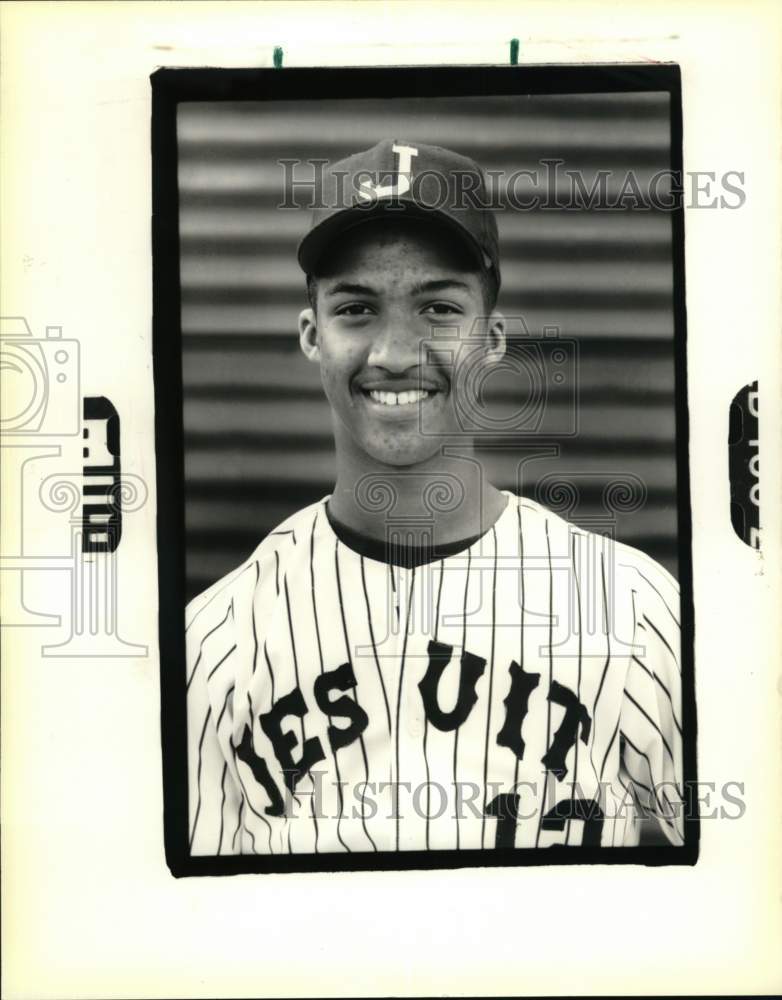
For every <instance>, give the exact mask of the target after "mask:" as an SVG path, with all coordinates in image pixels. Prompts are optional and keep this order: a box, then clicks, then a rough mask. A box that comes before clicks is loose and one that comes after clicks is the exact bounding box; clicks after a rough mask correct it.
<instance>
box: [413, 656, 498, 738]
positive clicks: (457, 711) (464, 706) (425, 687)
mask: <svg viewBox="0 0 782 1000" xmlns="http://www.w3.org/2000/svg"><path fill="white" fill-rule="evenodd" d="M427 651H428V653H429V666H428V667H427V668H426V673H425V674H424V677H423V679H422V680H421V681H420V682H419V684H418V689H419V691H420V692H421V700H422V701H423V703H424V711H425V712H426V717H427V719H428V720H429V722H431V723H432V725H433V726H434V727H435V728H436V729H439V730H440V731H441V732H443V733H450V732H453V730H454V729H458V728H459V726H461V724H462V723H463V722H464V721H465V719H466V718H467V716H468V715H469V714H470V712H471V710H472V707H473V705H474V704H475V702H476V701H477V700H478V695H477V694H476V693H475V685H476V684H477V683H478V678H479V677H480V676H481V674H482V673H483V671H484V670H485V669H486V660H484V659H482V658H481V657H480V656H475V655H474V654H473V653H468V652H467V650H464V651H463V652H462V655H461V661H460V663H461V672H460V674H459V695H458V697H457V699H456V706H455V707H454V709H453V710H452V711H451V712H443V711H442V710H441V708H440V705H439V703H438V700H437V689H438V687H439V685H440V678H441V677H442V676H443V671H444V670H445V668H446V667H447V666H448V664H449V663H450V662H451V654H452V653H453V646H448V645H446V643H444V642H435V641H434V640H432V641H430V643H429V646H428V647H427Z"/></svg>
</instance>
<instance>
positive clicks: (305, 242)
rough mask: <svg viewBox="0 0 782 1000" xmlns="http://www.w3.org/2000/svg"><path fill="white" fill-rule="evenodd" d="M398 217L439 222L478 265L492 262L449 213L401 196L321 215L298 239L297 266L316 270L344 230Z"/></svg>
mask: <svg viewBox="0 0 782 1000" xmlns="http://www.w3.org/2000/svg"><path fill="white" fill-rule="evenodd" d="M399 219H415V220H420V221H422V222H429V223H432V224H434V225H439V226H441V227H442V228H443V229H445V230H447V231H449V232H451V233H453V234H454V235H455V236H458V237H460V239H461V240H462V242H463V243H464V245H465V246H466V247H467V248H468V249H469V250H470V251H471V252H472V254H473V256H474V257H475V260H476V263H477V264H478V266H479V267H480V268H483V269H487V268H490V267H491V266H492V262H491V260H490V259H489V258H488V255H487V254H485V252H484V250H483V248H482V247H481V246H480V244H479V243H478V241H477V240H476V239H475V237H474V236H473V235H472V233H470V232H469V231H468V230H466V229H465V228H464V227H463V226H462V225H460V224H459V223H458V222H457V221H456V220H455V219H453V218H452V217H451V216H450V215H447V214H446V213H445V212H440V211H438V210H437V209H433V208H424V207H422V206H421V205H418V204H416V203H415V202H413V201H406V200H404V199H397V200H395V201H377V202H375V203H374V204H373V205H370V206H368V207H363V206H352V207H350V208H346V209H343V210H342V211H341V212H337V213H336V214H334V215H331V216H329V217H328V218H327V219H324V220H323V221H322V222H320V223H318V225H316V226H315V227H314V228H313V229H311V230H310V231H309V232H308V233H307V234H306V236H305V237H304V238H303V239H302V241H301V243H299V248H298V252H297V258H298V261H299V266H300V267H301V269H302V270H303V271H304V273H305V274H315V273H316V271H317V267H318V262H319V261H320V259H321V257H322V256H323V253H324V252H325V250H326V249H327V247H328V246H329V245H330V244H332V243H334V241H335V240H337V239H338V238H339V237H341V236H343V235H345V233H347V232H350V231H351V230H353V229H357V228H359V227H360V226H363V225H366V224H367V223H371V222H378V221H380V220H386V221H388V220H399Z"/></svg>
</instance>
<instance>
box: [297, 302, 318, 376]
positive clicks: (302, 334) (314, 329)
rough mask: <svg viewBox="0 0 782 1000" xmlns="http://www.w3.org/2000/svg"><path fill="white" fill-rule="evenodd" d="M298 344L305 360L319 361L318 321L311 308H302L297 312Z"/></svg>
mask: <svg viewBox="0 0 782 1000" xmlns="http://www.w3.org/2000/svg"><path fill="white" fill-rule="evenodd" d="M299 346H300V347H301V351H302V354H303V355H304V357H305V358H306V359H307V361H314V362H316V363H317V362H319V361H320V347H319V345H318V321H317V319H316V317H315V311H314V310H313V309H302V311H301V312H300V313H299Z"/></svg>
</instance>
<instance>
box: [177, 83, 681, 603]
mask: <svg viewBox="0 0 782 1000" xmlns="http://www.w3.org/2000/svg"><path fill="white" fill-rule="evenodd" d="M178 133H179V149H180V162H179V183H180V206H181V207H180V234H181V247H182V262H181V263H182V329H183V375H184V407H185V414H184V418H185V466H186V508H187V509H186V526H187V596H188V597H190V596H192V595H193V594H195V593H197V592H198V591H199V590H201V589H202V588H203V587H205V586H207V585H208V584H210V583H211V582H213V581H214V580H215V579H217V578H218V577H219V576H221V575H222V574H223V573H224V572H226V571H228V570H229V569H231V568H232V567H233V566H235V565H236V564H237V563H239V562H240V561H241V560H242V559H243V558H245V557H246V556H247V555H248V554H249V553H250V551H251V550H252V549H253V548H254V546H255V545H257V544H258V542H259V541H260V540H261V539H262V538H263V537H264V535H265V534H266V533H267V532H268V531H269V530H271V529H272V528H273V527H274V526H275V524H277V523H279V521H281V520H282V519H283V518H284V517H286V516H287V515H288V514H290V513H292V512H293V511H294V510H297V509H298V508H300V507H302V506H304V505H305V504H307V503H310V502H312V501H313V500H316V499H318V498H320V497H321V496H323V495H324V494H325V493H328V492H329V490H330V488H331V485H332V482H333V469H334V464H333V456H332V443H331V430H330V420H329V411H328V406H327V404H326V402H325V398H324V397H323V395H322V392H321V389H320V383H319V377H318V371H317V368H316V366H314V365H311V364H309V363H308V362H306V361H305V360H304V358H303V357H301V355H300V353H299V348H298V342H297V336H296V318H297V315H298V312H299V310H300V309H301V308H303V307H304V306H305V305H306V297H305V289H304V281H303V276H302V274H301V272H300V271H299V269H298V266H297V264H296V262H295V248H296V244H297V242H298V240H299V238H300V236H301V235H302V233H303V232H304V230H305V229H306V226H307V213H306V212H304V211H280V210H278V209H277V207H276V206H277V205H278V204H279V203H280V202H281V201H282V200H283V178H284V174H283V169H282V167H281V166H280V165H279V163H278V161H279V160H280V159H281V158H301V159H302V160H307V159H310V158H334V159H336V158H340V157H342V156H345V155H347V154H348V153H352V152H355V151H356V150H358V149H363V148H367V147H369V146H371V145H372V144H374V143H375V142H376V141H378V140H379V139H381V138H383V137H387V136H394V137H399V138H403V139H406V140H409V141H411V142H415V141H418V142H428V143H435V144H438V145H443V146H447V147H451V148H453V149H456V150H458V151H459V152H461V153H464V154H466V155H468V156H472V157H474V158H475V159H476V160H478V162H479V163H481V165H482V166H483V167H484V168H485V169H487V170H503V171H506V172H507V174H506V176H507V175H510V174H512V173H513V172H514V171H518V170H520V169H528V170H536V169H537V170H538V171H539V172H540V175H541V184H540V185H539V187H538V189H537V192H538V193H539V194H542V193H544V191H545V182H546V178H545V169H544V168H541V163H540V161H541V160H543V159H549V160H553V159H557V158H559V159H561V160H563V161H564V163H563V164H562V165H561V167H559V168H558V169H559V178H560V180H564V179H565V176H564V174H563V171H565V170H569V171H579V172H580V173H581V174H582V176H583V178H584V181H585V183H586V185H587V187H589V186H590V185H591V184H592V182H593V181H594V179H595V176H596V173H597V171H600V170H610V171H611V174H610V177H609V180H608V190H609V191H613V192H617V191H618V190H619V189H621V187H622V185H623V184H624V183H625V178H626V175H627V174H628V172H630V171H633V172H634V174H635V177H636V178H637V180H638V184H639V188H640V189H641V190H642V191H645V190H646V189H647V187H648V183H649V179H650V178H651V177H652V176H653V175H654V174H655V173H656V172H657V171H661V170H666V169H668V167H669V111H668V97H667V95H665V94H611V95H588V96H578V97H574V96H535V97H521V98H519V97H503V98H490V99H486V98H475V99H459V100H453V99H439V98H438V99H434V100H433V99H425V100H418V99H414V100H410V99H405V100H392V101H376V100H364V101H362V100H355V101H354V100H351V101H333V100H329V101H324V102H318V101H311V102H307V103H283V102H274V103H272V102H269V103H241V104H225V103H222V104H218V103H210V104H183V105H182V106H181V107H180V111H179V119H178ZM552 169H553V168H549V171H550V172H551V170H552ZM502 183H503V182H502V181H499V182H498V184H499V187H498V188H497V190H499V191H500V192H501V193H502ZM517 190H518V191H519V192H520V193H523V194H524V195H526V196H529V195H530V194H531V193H533V192H534V190H535V189H534V188H533V186H532V185H531V183H530V182H529V181H528V180H527V181H526V183H523V184H520V186H519V187H518V188H517ZM568 190H569V189H568V188H567V187H565V188H561V189H560V188H558V197H559V198H560V199H561V198H562V197H564V196H565V195H566V193H567V191H568ZM625 190H627V189H626V188H625ZM498 222H499V227H500V239H501V250H502V267H503V289H502V293H501V296H500V302H499V307H500V308H501V309H502V310H503V311H504V312H505V313H506V314H507V315H509V316H512V317H518V316H521V317H523V319H524V322H525V323H526V327H527V329H528V331H529V333H530V335H532V336H533V337H534V336H535V335H540V334H541V333H542V331H543V330H544V328H546V327H557V328H559V331H560V337H561V338H562V339H563V340H566V341H567V340H573V341H575V343H576V344H577V351H578V387H579V393H580V400H579V407H578V421H579V423H578V434H577V435H575V436H568V437H561V438H557V437H555V436H554V437H551V436H545V435H546V432H547V431H551V432H554V431H555V430H556V427H557V426H558V425H563V426H564V425H566V424H568V423H569V420H570V416H571V410H572V403H571V402H570V397H569V392H570V389H571V388H572V385H571V378H570V375H568V377H567V378H566V379H565V380H564V382H563V384H562V386H558V385H556V384H554V383H553V381H549V382H548V383H547V385H546V389H547V391H548V394H549V395H548V403H547V408H546V412H545V416H544V423H543V425H542V426H541V427H540V428H539V430H538V434H537V435H536V436H535V435H533V436H530V435H529V434H527V435H521V434H518V435H515V436H510V437H508V436H507V435H506V436H502V437H501V436H498V435H495V436H494V437H493V438H490V439H485V440H483V442H482V445H481V447H480V449H479V453H480V454H481V456H482V457H483V459H484V461H485V463H486V468H487V470H488V471H489V476H490V478H491V479H492V481H493V482H494V483H495V485H497V486H499V487H500V488H510V489H514V488H516V486H517V468H518V465H519V461H520V459H521V458H522V457H523V456H524V455H525V454H528V453H529V452H528V449H529V445H530V443H541V442H542V441H544V440H545V441H547V442H550V443H551V442H553V443H555V444H556V445H557V446H558V448H559V454H558V456H557V457H548V458H539V459H537V460H536V461H534V462H531V463H528V464H527V465H525V466H524V480H523V489H524V492H525V493H527V494H528V495H530V496H533V497H536V498H538V499H540V500H542V501H543V502H545V503H547V504H549V505H550V506H554V508H555V509H559V510H561V511H565V512H567V513H568V515H569V516H570V517H571V518H572V520H574V521H576V522H578V523H581V524H583V525H584V526H586V527H596V526H597V527H602V526H604V525H606V517H607V510H606V508H605V506H604V498H605V490H606V488H609V492H610V484H611V483H616V482H617V481H619V482H620V483H621V482H622V481H624V482H625V483H626V484H627V489H628V490H629V492H628V493H627V494H626V495H624V496H623V495H622V489H621V488H620V489H619V490H618V491H615V492H614V494H613V500H614V503H613V508H614V511H615V530H616V536H617V537H618V538H619V539H620V540H622V541H627V542H629V543H630V544H632V545H636V546H638V547H640V548H641V549H644V550H645V551H646V552H648V553H649V554H650V555H652V556H653V557H654V558H656V559H658V560H660V561H661V562H662V563H663V564H664V565H666V566H667V567H668V568H669V569H670V570H671V571H672V572H674V573H676V569H677V560H676V459H675V417H674V363H673V298H672V261H671V218H670V215H669V214H667V213H665V212H663V211H660V210H654V209H653V210H649V209H646V208H643V209H637V210H632V209H625V210H612V211H600V210H596V209H582V210H572V209H566V208H560V209H550V210H549V209H546V210H543V209H538V210H535V211H501V212H500V213H499V217H498ZM512 327H513V324H512ZM520 328H521V327H520V324H519V323H516V324H515V329H516V330H518V329H520ZM524 343H525V342H524V341H521V342H520V344H521V345H522V350H526V348H523V344H524ZM490 392H491V393H492V394H493V396H494V405H495V406H496V407H497V410H496V412H497V413H498V414H499V415H502V414H503V413H505V412H508V411H509V408H510V410H512V409H514V408H515V406H516V405H517V404H518V398H519V386H518V384H516V385H514V384H513V383H512V382H509V379H508V377H505V378H504V379H503V378H497V379H495V380H493V381H492V382H491V383H490ZM503 407H504V408H505V409H503ZM497 445H502V447H500V448H497V447H496V446H497ZM563 481H564V482H565V483H567V482H569V483H570V484H571V487H572V489H570V490H568V489H566V488H565V489H563V488H560V487H559V486H558V484H561V483H562V482H563ZM639 483H640V484H643V487H642V488H641V487H640V486H639ZM633 484H634V485H633ZM636 489H641V494H640V499H639V498H638V495H637V494H636V493H635V492H634V491H636ZM574 491H575V493H574ZM574 497H575V499H574ZM639 504H640V506H639ZM625 508H626V509H625ZM610 516H614V515H610Z"/></svg>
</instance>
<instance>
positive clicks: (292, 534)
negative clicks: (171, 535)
mask: <svg viewBox="0 0 782 1000" xmlns="http://www.w3.org/2000/svg"><path fill="white" fill-rule="evenodd" d="M325 499H326V498H324V499H322V500H318V501H317V502H316V503H313V504H309V505H308V506H307V507H303V508H302V509H301V510H299V511H296V513H295V514H292V515H291V516H290V517H288V518H286V519H285V520H284V521H282V522H281V523H280V524H278V525H277V526H276V527H275V528H274V529H272V531H270V532H269V534H268V535H267V536H266V537H265V538H264V539H263V541H262V542H260V544H259V545H258V546H256V548H255V549H254V550H253V552H252V553H251V554H250V555H249V556H248V557H247V559H245V560H244V562H242V563H240V564H239V566H237V567H236V568H235V569H233V570H231V571H230V572H229V573H226V574H225V575H224V576H222V577H221V578H220V579H219V580H216V581H215V583H213V584H212V585H211V586H210V587H207V589H206V590H204V591H202V592H201V593H200V594H198V595H197V596H196V597H194V598H193V599H192V600H191V601H190V602H189V603H188V605H187V607H186V609H185V629H186V631H187V633H188V635H189V633H190V632H194V633H198V634H201V633H203V632H204V631H205V630H206V631H208V630H209V628H210V627H214V626H215V625H216V624H218V623H219V622H220V621H222V620H223V619H224V618H225V617H227V616H228V615H229V613H230V609H231V608H232V607H234V606H235V605H236V604H237V603H238V602H239V601H240V600H241V599H242V597H243V596H244V595H246V594H247V593H248V592H249V593H251V592H252V591H253V590H254V589H255V587H256V585H257V583H258V580H259V578H260V577H261V576H262V575H263V576H264V577H266V576H268V572H269V571H270V570H271V572H272V573H273V572H275V570H276V569H277V568H278V567H279V566H280V565H281V563H282V562H283V561H284V560H285V559H286V558H287V557H288V555H289V554H290V552H291V551H292V550H293V549H295V548H296V546H298V545H299V544H301V542H302V541H303V540H304V539H305V538H306V537H308V535H309V533H310V531H311V530H312V525H313V523H314V521H315V519H316V516H317V515H318V513H319V510H320V509H321V508H322V507H323V505H324V504H325Z"/></svg>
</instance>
